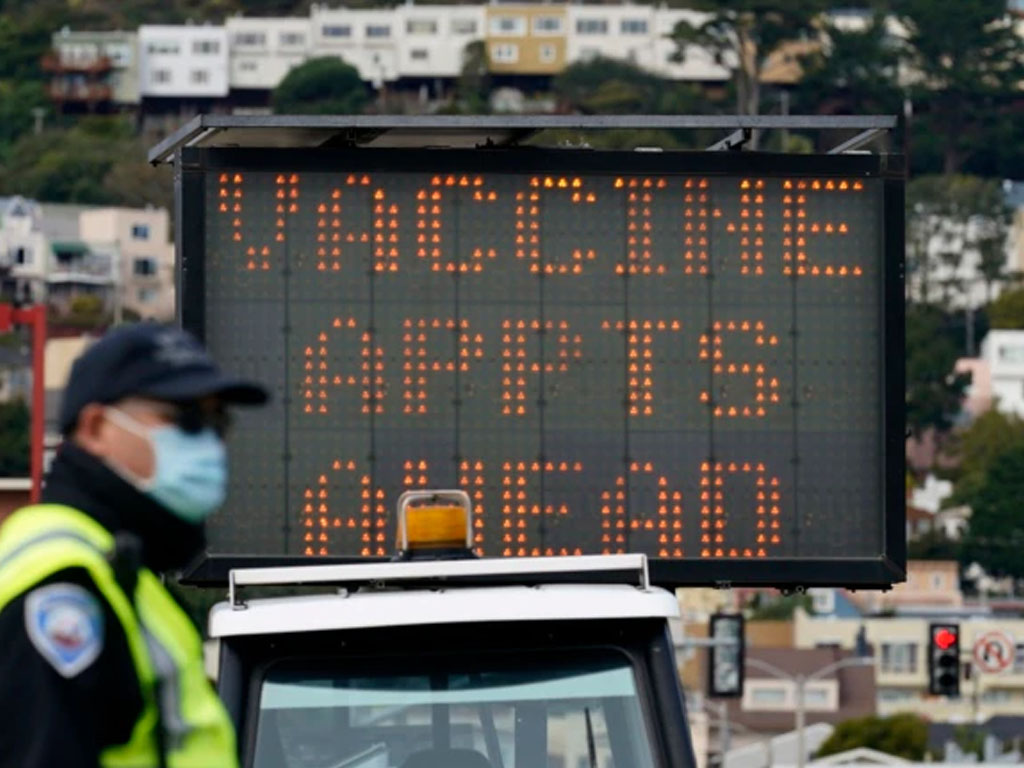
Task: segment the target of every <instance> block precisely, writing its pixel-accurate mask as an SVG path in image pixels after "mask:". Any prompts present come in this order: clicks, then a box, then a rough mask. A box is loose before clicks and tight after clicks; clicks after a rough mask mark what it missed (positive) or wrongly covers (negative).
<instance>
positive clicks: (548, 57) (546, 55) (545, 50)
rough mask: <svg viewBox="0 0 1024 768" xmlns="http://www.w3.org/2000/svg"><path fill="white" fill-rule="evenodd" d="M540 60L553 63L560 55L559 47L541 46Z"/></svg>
mask: <svg viewBox="0 0 1024 768" xmlns="http://www.w3.org/2000/svg"><path fill="white" fill-rule="evenodd" d="M539 55H540V60H541V61H542V62H544V63H545V64H550V63H552V62H553V61H554V60H555V59H556V58H557V56H558V49H557V48H555V46H553V45H542V46H541V47H540V52H539Z"/></svg>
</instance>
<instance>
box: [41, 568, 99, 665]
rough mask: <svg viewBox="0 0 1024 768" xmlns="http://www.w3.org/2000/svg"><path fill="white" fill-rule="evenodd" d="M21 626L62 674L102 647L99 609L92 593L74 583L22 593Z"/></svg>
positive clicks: (86, 662)
mask: <svg viewBox="0 0 1024 768" xmlns="http://www.w3.org/2000/svg"><path fill="white" fill-rule="evenodd" d="M25 629H26V630H27V632H28V637H29V640H31V641H32V645H34V646H35V648H36V650H37V651H39V654H40V655H41V656H42V657H43V658H44V659H46V660H47V661H48V662H50V664H51V665H52V666H53V668H54V669H56V670H57V672H58V673H59V674H60V675H62V676H63V677H66V678H72V677H74V676H75V675H77V674H79V673H80V672H81V671H82V670H84V669H87V668H88V667H89V665H90V664H92V663H93V662H94V661H96V658H97V657H98V656H99V655H100V651H101V650H103V612H102V609H101V608H100V604H99V601H98V600H97V599H96V597H95V595H93V594H92V593H91V592H89V591H88V590H87V589H85V588H83V587H80V586H79V585H77V584H49V585H47V586H45V587H40V588H39V589H35V590H33V591H32V592H29V593H28V595H27V596H26V597H25Z"/></svg>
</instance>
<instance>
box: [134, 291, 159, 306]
mask: <svg viewBox="0 0 1024 768" xmlns="http://www.w3.org/2000/svg"><path fill="white" fill-rule="evenodd" d="M137 295H138V297H139V303H140V304H150V303H152V302H153V301H155V300H156V297H157V296H158V295H159V291H157V289H156V288H139V292H138V294H137Z"/></svg>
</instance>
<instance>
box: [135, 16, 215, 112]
mask: <svg viewBox="0 0 1024 768" xmlns="http://www.w3.org/2000/svg"><path fill="white" fill-rule="evenodd" d="M139 49H140V50H139V59H140V68H139V82H140V86H139V90H140V93H141V95H142V96H143V98H159V97H170V98H182V97H184V98H223V97H225V96H227V95H228V36H227V30H226V29H225V28H224V27H222V26H212V25H176V26H172V25H150V24H146V25H143V26H141V27H139Z"/></svg>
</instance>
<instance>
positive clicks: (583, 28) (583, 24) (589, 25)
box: [576, 19, 608, 35]
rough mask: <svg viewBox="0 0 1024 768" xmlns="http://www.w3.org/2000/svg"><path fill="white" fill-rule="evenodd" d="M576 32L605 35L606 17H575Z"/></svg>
mask: <svg viewBox="0 0 1024 768" xmlns="http://www.w3.org/2000/svg"><path fill="white" fill-rule="evenodd" d="M576 34H579V35H607V34H608V21H607V20H606V19H577V20H576Z"/></svg>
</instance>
